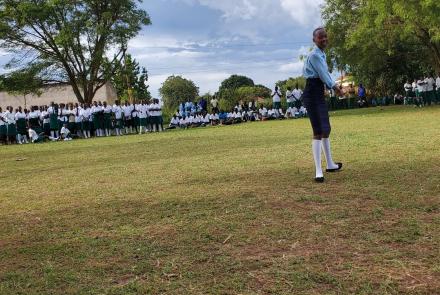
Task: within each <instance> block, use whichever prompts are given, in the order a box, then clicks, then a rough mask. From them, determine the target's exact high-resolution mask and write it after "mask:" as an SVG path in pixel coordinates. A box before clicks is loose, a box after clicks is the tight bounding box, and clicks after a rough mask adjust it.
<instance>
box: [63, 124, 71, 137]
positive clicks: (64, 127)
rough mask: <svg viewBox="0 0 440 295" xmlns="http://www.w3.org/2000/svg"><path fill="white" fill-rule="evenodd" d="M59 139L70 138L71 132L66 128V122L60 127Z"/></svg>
mask: <svg viewBox="0 0 440 295" xmlns="http://www.w3.org/2000/svg"><path fill="white" fill-rule="evenodd" d="M60 139H61V140H64V141H69V140H72V133H71V132H70V130H69V129H68V128H67V124H64V125H63V127H61V131H60Z"/></svg>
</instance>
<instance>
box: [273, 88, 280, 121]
mask: <svg viewBox="0 0 440 295" xmlns="http://www.w3.org/2000/svg"><path fill="white" fill-rule="evenodd" d="M272 102H273V106H272V108H273V109H274V110H276V111H275V115H276V117H278V115H279V114H278V109H280V108H281V93H280V91H279V88H278V86H275V90H274V92H273V93H272Z"/></svg>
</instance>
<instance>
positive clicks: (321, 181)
mask: <svg viewBox="0 0 440 295" xmlns="http://www.w3.org/2000/svg"><path fill="white" fill-rule="evenodd" d="M315 182H318V183H323V182H324V177H315Z"/></svg>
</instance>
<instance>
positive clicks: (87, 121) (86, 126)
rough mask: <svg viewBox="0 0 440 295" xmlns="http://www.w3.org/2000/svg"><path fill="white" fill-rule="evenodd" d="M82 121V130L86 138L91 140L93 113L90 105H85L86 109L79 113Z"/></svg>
mask: <svg viewBox="0 0 440 295" xmlns="http://www.w3.org/2000/svg"><path fill="white" fill-rule="evenodd" d="M79 115H80V119H81V130H82V133H83V136H84V138H90V129H91V125H92V112H91V109H90V106H89V104H87V103H86V104H84V107H83V108H82V109H81V110H80V112H79Z"/></svg>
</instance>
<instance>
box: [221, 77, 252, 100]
mask: <svg viewBox="0 0 440 295" xmlns="http://www.w3.org/2000/svg"><path fill="white" fill-rule="evenodd" d="M254 85H255V84H254V81H253V80H252V79H251V78H248V77H246V76H240V75H232V76H231V77H229V78H227V79H225V80H223V82H222V83H221V84H220V88H219V90H218V94H219V96H220V97H224V96H227V95H229V94H230V91H231V90H232V91H233V90H236V89H238V88H240V87H245V86H254Z"/></svg>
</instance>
